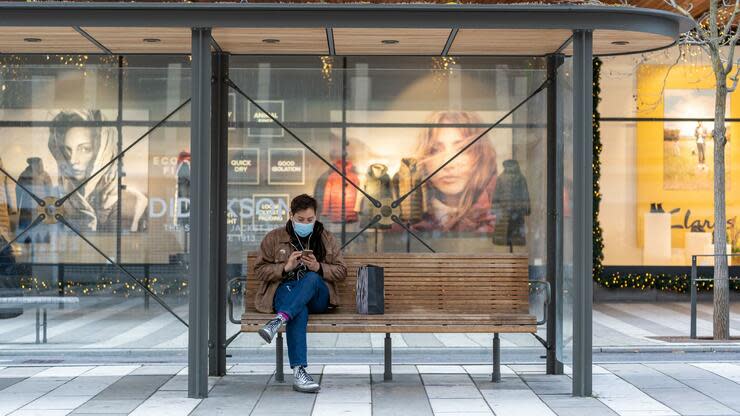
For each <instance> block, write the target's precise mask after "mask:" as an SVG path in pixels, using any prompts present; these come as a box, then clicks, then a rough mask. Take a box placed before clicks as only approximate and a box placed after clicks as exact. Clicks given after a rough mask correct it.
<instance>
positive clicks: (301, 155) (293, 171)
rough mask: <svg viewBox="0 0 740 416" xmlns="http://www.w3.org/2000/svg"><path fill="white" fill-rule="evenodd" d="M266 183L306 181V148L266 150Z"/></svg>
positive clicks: (284, 183)
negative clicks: (267, 168) (267, 169)
mask: <svg viewBox="0 0 740 416" xmlns="http://www.w3.org/2000/svg"><path fill="white" fill-rule="evenodd" d="M267 164H268V166H269V171H268V173H267V184H268V185H303V184H305V183H306V170H305V166H306V149H300V148H297V149H275V148H271V149H269V150H268V162H267Z"/></svg>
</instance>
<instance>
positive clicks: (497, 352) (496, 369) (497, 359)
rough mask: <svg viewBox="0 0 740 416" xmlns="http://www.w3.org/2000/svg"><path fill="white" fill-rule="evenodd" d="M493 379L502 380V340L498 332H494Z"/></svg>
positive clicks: (495, 381)
mask: <svg viewBox="0 0 740 416" xmlns="http://www.w3.org/2000/svg"><path fill="white" fill-rule="evenodd" d="M491 381H492V382H494V383H498V382H499V381H501V340H500V339H499V337H498V332H497V333H495V334H493V372H492V374H491Z"/></svg>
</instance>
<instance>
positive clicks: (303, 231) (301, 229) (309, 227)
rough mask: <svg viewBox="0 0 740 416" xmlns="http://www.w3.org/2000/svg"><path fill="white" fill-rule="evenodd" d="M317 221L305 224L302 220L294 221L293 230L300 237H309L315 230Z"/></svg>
mask: <svg viewBox="0 0 740 416" xmlns="http://www.w3.org/2000/svg"><path fill="white" fill-rule="evenodd" d="M314 224H315V222H310V223H308V224H303V223H300V222H295V221H293V230H294V231H295V233H296V234H298V236H299V237H308V236H309V235H311V233H312V232H313V225H314Z"/></svg>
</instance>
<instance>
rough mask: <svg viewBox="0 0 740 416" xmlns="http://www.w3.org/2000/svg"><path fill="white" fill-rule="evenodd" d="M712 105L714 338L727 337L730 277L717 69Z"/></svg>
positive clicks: (722, 93) (721, 82)
mask: <svg viewBox="0 0 740 416" xmlns="http://www.w3.org/2000/svg"><path fill="white" fill-rule="evenodd" d="M715 75H716V77H717V84H716V85H717V91H716V95H715V100H716V101H715V105H714V132H713V136H714V254H715V258H714V325H713V328H714V329H713V335H714V339H715V340H726V339H729V338H730V306H729V304H730V302H729V295H730V281H729V279H728V270H727V257H726V256H725V254H726V252H725V251H726V248H727V218H726V217H727V213H726V209H725V208H726V207H725V143H727V135H726V133H727V132H726V128H725V106H726V103H727V76H726V74H725V73H724V71H720V72H717V71H716V70H715Z"/></svg>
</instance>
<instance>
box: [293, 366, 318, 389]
mask: <svg viewBox="0 0 740 416" xmlns="http://www.w3.org/2000/svg"><path fill="white" fill-rule="evenodd" d="M319 389H321V386H319V383H317V382H315V381H314V380H313V377H311V375H310V374H308V373H307V372H306V369H305V368H303V367H301V366H298V367H296V368H294V369H293V390H295V391H300V392H302V393H315V392H317V391H319Z"/></svg>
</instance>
